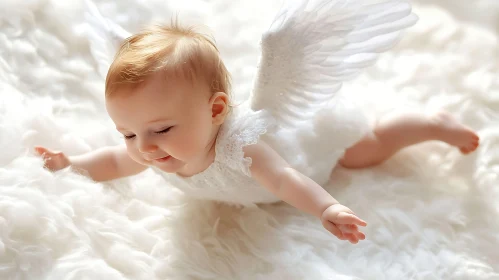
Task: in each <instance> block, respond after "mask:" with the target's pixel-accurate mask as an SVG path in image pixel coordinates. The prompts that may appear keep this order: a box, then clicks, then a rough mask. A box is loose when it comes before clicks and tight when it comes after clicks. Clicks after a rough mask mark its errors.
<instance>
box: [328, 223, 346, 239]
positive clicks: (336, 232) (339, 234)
mask: <svg viewBox="0 0 499 280" xmlns="http://www.w3.org/2000/svg"><path fill="white" fill-rule="evenodd" d="M322 225H323V226H324V228H326V229H327V230H328V231H329V232H330V233H332V234H333V235H334V236H336V237H337V238H338V239H341V240H347V237H345V236H344V235H343V233H342V232H341V230H340V229H338V227H336V225H334V224H333V223H331V222H330V221H327V220H324V221H322Z"/></svg>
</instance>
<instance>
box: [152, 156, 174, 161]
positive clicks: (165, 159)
mask: <svg viewBox="0 0 499 280" xmlns="http://www.w3.org/2000/svg"><path fill="white" fill-rule="evenodd" d="M170 158H171V156H166V157H162V158H157V159H155V160H154V161H157V162H165V161H168V160H169V159H170Z"/></svg>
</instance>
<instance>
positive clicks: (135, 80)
mask: <svg viewBox="0 0 499 280" xmlns="http://www.w3.org/2000/svg"><path fill="white" fill-rule="evenodd" d="M105 103H106V109H107V112H108V114H109V116H110V117H111V119H112V121H113V122H114V124H115V125H116V129H117V130H118V131H119V132H120V133H121V134H122V135H123V137H124V141H125V144H124V145H120V146H115V147H105V148H101V149H99V150H96V151H93V152H90V153H87V154H83V155H80V156H71V157H68V156H66V155H65V154H64V153H61V152H53V151H50V150H48V149H46V148H44V147H35V150H36V152H37V153H38V154H39V155H41V157H42V158H43V160H44V162H45V167H46V168H48V169H49V170H51V171H57V170H60V169H63V168H66V167H72V168H73V169H74V170H77V171H83V173H84V174H87V175H88V176H89V177H90V178H91V179H93V180H95V181H106V180H113V179H116V178H120V177H125V176H131V175H134V174H138V173H139V172H141V171H143V170H145V169H146V168H148V167H151V168H153V169H154V170H155V171H157V172H160V174H163V175H164V176H165V177H166V178H167V179H169V180H172V181H171V182H172V184H173V185H174V186H176V187H179V188H180V189H182V190H183V191H184V192H185V193H186V194H187V195H192V196H194V197H198V198H201V199H211V200H220V201H225V202H229V203H238V204H243V205H244V204H251V203H271V202H275V201H281V200H282V201H285V202H287V203H289V204H291V205H292V206H294V207H296V208H298V209H300V210H302V211H304V212H306V213H309V214H312V215H314V216H315V217H317V218H319V219H320V220H321V222H322V225H323V226H324V227H325V228H326V229H327V230H328V231H330V232H331V233H332V234H333V235H335V236H336V237H337V238H339V239H341V240H348V241H350V242H351V243H357V242H359V240H363V239H365V235H364V234H363V233H362V232H361V231H360V229H359V227H360V226H366V222H365V221H363V220H362V219H360V218H359V217H357V216H356V215H355V213H354V212H353V211H352V210H350V209H349V208H348V207H346V206H344V205H342V204H340V203H339V202H338V201H337V200H335V199H334V198H333V197H332V196H331V195H330V194H329V193H328V192H326V191H325V190H324V189H323V188H322V187H321V186H320V185H319V184H318V183H316V182H315V181H314V180H312V179H310V177H309V176H307V174H303V173H302V172H299V171H297V170H296V168H295V167H294V166H292V165H291V164H289V163H288V162H289V161H287V160H285V159H284V158H283V157H284V155H283V154H282V153H279V152H277V151H276V149H275V148H274V147H275V146H272V144H270V143H268V141H264V140H263V139H264V137H260V136H264V135H265V134H266V133H268V131H270V128H269V126H270V123H272V122H271V119H272V116H269V115H268V114H266V112H265V110H261V111H256V112H255V111H252V110H251V109H247V108H246V109H243V108H239V107H237V106H236V107H233V106H231V97H230V76H229V73H228V71H227V69H226V67H225V66H224V63H223V62H222V60H221V58H220V56H219V52H218V50H217V47H216V46H215V44H214V43H213V42H212V41H211V40H210V39H209V38H207V37H206V36H204V35H202V34H200V33H197V32H195V31H194V30H193V29H190V28H183V27H179V26H178V25H176V24H173V25H172V26H163V27H150V28H148V29H146V30H144V31H142V32H140V33H137V34H135V35H133V36H131V37H129V38H128V39H127V40H126V41H125V42H124V43H123V44H122V46H121V48H120V49H119V51H118V52H117V54H116V56H115V58H114V61H113V63H112V65H111V67H110V69H109V72H108V74H107V77H106V87H105ZM242 107H244V106H242ZM239 110H241V111H244V112H243V113H240V112H239ZM429 140H439V141H443V142H445V143H448V144H449V145H452V146H456V147H457V148H459V149H460V151H461V152H462V153H463V154H468V153H471V152H473V151H474V150H475V149H476V148H477V146H478V145H479V138H478V136H477V135H476V133H475V132H473V131H472V130H471V129H469V128H467V127H465V126H464V125H462V124H460V123H458V122H457V121H456V120H455V119H454V118H453V117H451V116H450V115H449V114H447V113H445V112H440V113H437V114H434V115H424V114H417V113H406V114H402V115H397V116H395V115H394V116H392V117H389V118H385V119H383V120H381V121H379V122H378V123H377V124H376V125H375V127H373V128H372V133H369V134H367V135H366V136H365V137H364V138H362V139H361V140H360V141H358V142H357V143H355V144H354V145H352V146H351V147H350V148H348V149H346V151H345V152H344V154H343V156H342V157H341V159H340V160H339V164H340V165H342V166H344V167H346V168H364V167H369V166H373V165H376V164H379V163H382V162H384V161H386V160H387V159H389V158H390V157H391V156H392V155H394V154H395V153H396V152H397V151H399V150H401V149H403V148H404V147H407V146H410V145H414V144H417V143H421V142H424V141H429ZM282 141H287V139H282ZM328 141H330V139H329V140H328ZM287 156H289V155H287ZM333 167H334V166H332V167H331V169H332V168H333ZM321 183H323V182H321Z"/></svg>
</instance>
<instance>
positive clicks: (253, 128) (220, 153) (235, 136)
mask: <svg viewBox="0 0 499 280" xmlns="http://www.w3.org/2000/svg"><path fill="white" fill-rule="evenodd" d="M233 113H235V112H233ZM273 124H274V121H273V119H272V117H271V115H270V114H269V113H268V112H266V111H264V110H261V111H257V112H255V111H252V110H250V109H248V110H246V112H244V113H242V114H239V115H237V116H231V117H230V118H229V119H228V120H227V121H226V123H225V124H224V127H223V128H222V130H221V132H220V135H219V137H218V139H217V146H216V153H217V158H219V160H220V161H223V162H224V163H225V164H226V165H227V166H229V167H231V168H234V169H238V170H241V171H242V172H244V174H245V175H247V176H251V172H250V167H251V164H252V159H251V158H249V157H244V151H243V148H244V147H246V146H250V145H254V144H256V143H258V140H259V139H260V136H261V135H263V134H265V133H267V131H268V129H269V128H270V126H271V125H273Z"/></svg>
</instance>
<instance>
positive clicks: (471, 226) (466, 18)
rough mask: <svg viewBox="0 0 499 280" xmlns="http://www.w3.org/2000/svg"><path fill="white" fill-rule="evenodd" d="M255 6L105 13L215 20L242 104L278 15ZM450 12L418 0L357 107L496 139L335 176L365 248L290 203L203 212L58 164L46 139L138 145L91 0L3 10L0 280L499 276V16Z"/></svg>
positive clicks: (353, 91)
mask: <svg viewBox="0 0 499 280" xmlns="http://www.w3.org/2000/svg"><path fill="white" fill-rule="evenodd" d="M241 2H243V3H239V2H238V1H226V0H225V1H224V0H216V1H195V0H189V1H160V0H151V1H147V2H146V1H144V2H142V1H141V2H140V3H139V2H138V1H131V0H124V1H110V0H105V1H104V0H103V1H98V7H99V9H100V10H101V12H102V13H103V14H105V15H106V16H108V17H110V18H112V19H114V20H116V21H117V22H118V23H119V24H121V25H122V26H124V27H125V28H127V29H128V30H130V31H136V30H138V29H139V28H140V26H141V25H143V24H147V23H150V22H152V21H155V22H169V21H170V18H171V16H175V15H177V14H178V16H179V18H180V19H182V22H184V23H188V24H205V25H206V26H207V27H208V28H209V29H210V30H212V31H213V32H212V33H213V34H214V36H215V38H216V39H217V42H218V44H219V46H220V49H221V51H222V54H223V56H224V58H225V60H226V63H227V65H228V67H229V69H230V70H231V71H232V73H233V75H234V84H235V88H234V92H235V93H236V94H237V95H238V100H243V99H244V97H245V96H247V93H249V89H250V87H251V85H252V78H253V76H254V73H255V70H256V69H255V68H254V66H255V65H256V62H257V54H258V50H259V45H258V41H259V36H260V34H261V32H262V31H263V30H264V29H265V28H266V27H267V26H268V24H269V22H270V19H271V17H272V16H273V15H274V12H275V11H276V10H277V8H278V3H277V2H276V3H272V4H269V3H270V1H263V0H258V1H241ZM423 2H424V3H426V2H427V1H423ZM434 2H436V3H438V4H439V6H426V4H425V5H419V4H418V2H416V3H415V4H416V6H415V12H416V14H418V16H419V17H420V21H419V22H418V23H417V24H416V25H415V26H414V27H412V28H411V29H410V30H409V31H408V32H407V33H406V35H405V37H404V39H403V40H402V41H401V42H400V43H399V44H398V45H397V47H396V48H395V49H394V50H392V51H390V52H389V53H387V54H385V55H383V56H382V57H381V58H380V60H379V61H378V63H377V64H376V65H375V66H373V67H371V68H369V69H368V71H366V72H365V73H364V74H363V75H361V76H360V77H359V78H358V79H356V80H355V81H353V82H351V83H349V84H347V85H346V86H345V87H344V89H343V91H342V92H343V95H344V97H342V98H348V99H350V100H356V101H358V102H359V103H360V106H361V107H362V108H365V109H366V111H367V112H368V113H369V114H372V115H373V116H374V117H376V116H379V115H380V114H382V113H384V112H386V111H388V110H392V109H393V108H401V109H403V110H407V109H415V110H428V111H430V110H435V109H438V108H444V109H447V110H448V111H450V112H452V113H454V114H455V115H456V116H457V117H458V118H459V119H460V120H462V121H463V122H464V123H466V124H468V125H470V126H472V127H473V128H475V129H476V130H477V131H478V132H479V135H480V137H481V139H482V141H481V142H482V145H481V147H480V148H479V149H478V151H477V152H476V153H474V154H473V155H470V156H466V157H464V156H462V155H460V154H459V152H458V151H457V150H456V149H453V148H449V147H447V146H446V145H442V144H438V143H426V144H422V145H419V146H416V147H412V148H410V149H407V150H405V151H403V152H402V153H400V154H399V155H397V156H396V157H395V158H393V159H392V160H390V161H389V162H387V163H385V164H384V165H382V166H379V167H376V168H372V169H368V170H361V171H349V170H344V169H341V168H337V169H335V170H334V172H333V174H332V177H331V183H329V184H328V185H327V186H326V188H327V189H328V190H329V191H330V192H331V193H332V194H333V195H334V196H335V197H336V198H337V199H338V200H340V201H341V202H342V203H343V204H345V205H348V206H349V207H351V208H352V209H353V210H354V211H355V212H356V213H357V214H358V215H359V217H361V218H363V219H365V220H366V221H367V222H368V224H369V226H368V227H367V228H366V235H367V240H365V241H363V242H361V243H359V244H357V245H351V244H349V243H346V242H342V241H339V240H337V239H335V238H334V237H333V236H331V235H330V234H328V233H327V232H326V231H325V230H324V229H323V228H322V226H321V224H320V222H319V221H318V220H317V219H315V218H313V217H311V216H308V215H305V214H302V213H300V212H299V211H297V210H295V209H293V208H291V207H289V206H287V205H285V204H282V203H281V204H274V205H262V206H258V207H252V208H236V207H231V206H227V205H222V204H217V203H212V202H203V201H193V200H190V199H189V198H186V197H184V196H183V195H182V194H181V193H180V192H179V191H176V190H175V189H174V188H172V187H171V186H169V185H168V183H166V182H164V181H163V180H162V179H161V178H160V177H159V176H158V175H156V174H154V173H153V172H151V171H146V172H144V173H142V174H140V175H137V176H135V177H131V178H127V179H121V180H116V181H113V182H109V183H105V184H99V183H94V182H91V181H90V180H88V179H86V178H84V177H82V176H79V175H77V174H74V173H71V172H69V171H62V172H58V173H56V174H51V173H49V172H47V171H46V170H44V169H42V168H41V166H42V162H41V160H40V159H38V158H36V157H34V156H33V154H32V147H33V145H45V146H47V147H49V148H52V149H57V150H63V151H65V152H67V153H68V154H70V155H73V154H80V153H84V152H86V151H90V150H92V149H95V148H98V147H101V146H104V145H112V144H117V143H120V142H121V141H122V140H121V139H120V137H119V135H118V133H117V132H115V131H114V130H113V125H112V123H111V121H110V119H109V118H108V117H107V116H106V112H105V109H104V103H103V82H104V80H103V76H102V75H101V74H100V73H99V71H98V64H97V63H96V62H95V60H94V59H93V58H92V56H91V54H90V48H89V45H88V40H87V39H86V37H85V35H84V34H85V33H84V28H83V27H82V25H81V23H82V22H83V10H82V9H83V5H82V4H83V3H82V2H81V1H76V0H72V1H56V0H43V1H42V0H16V1H13V0H7V1H1V2H0V145H1V147H2V148H1V149H0V279H106V280H110V279H499V248H498V247H499V246H498V244H499V238H498V236H499V234H498V232H499V218H498V207H497V205H498V203H497V201H498V200H499V189H498V186H499V121H498V120H499V113H498V112H499V98H498V96H499V80H498V79H497V74H498V73H499V57H498V56H499V49H498V37H499V35H498V34H497V33H495V32H496V31H495V27H496V25H495V24H497V19H498V18H499V17H498V14H499V8H498V7H497V5H496V4H494V3H495V1H493V0H490V1H485V0H481V1H474V2H473V3H474V4H473V5H474V7H468V8H467V7H466V5H471V4H467V3H469V1H464V0H462V1H444V0H441V1H434ZM424 3H423V4H424ZM487 3H489V4H487ZM449 5H451V6H449ZM446 7H448V10H449V11H452V13H451V12H447V11H446ZM454 14H455V15H457V17H456V18H454ZM474 23H476V25H475V24H474ZM339 141H341V139H339Z"/></svg>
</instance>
